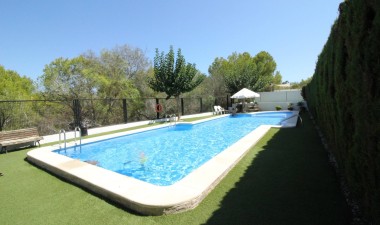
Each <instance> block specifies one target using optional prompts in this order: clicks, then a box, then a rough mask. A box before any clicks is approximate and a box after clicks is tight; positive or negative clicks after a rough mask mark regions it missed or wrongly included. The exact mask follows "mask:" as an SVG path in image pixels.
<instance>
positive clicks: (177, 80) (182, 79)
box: [148, 46, 204, 118]
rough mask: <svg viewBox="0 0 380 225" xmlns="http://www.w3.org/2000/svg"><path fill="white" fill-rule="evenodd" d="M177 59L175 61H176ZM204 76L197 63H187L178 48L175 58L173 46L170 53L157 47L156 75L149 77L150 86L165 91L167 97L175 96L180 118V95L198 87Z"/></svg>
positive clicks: (155, 89)
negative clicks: (196, 65) (197, 67)
mask: <svg viewBox="0 0 380 225" xmlns="http://www.w3.org/2000/svg"><path fill="white" fill-rule="evenodd" d="M174 61H175V63H174ZM203 80H204V76H203V75H201V74H200V73H199V72H198V70H197V69H196V68H195V64H191V63H187V64H186V61H185V58H184V57H183V55H182V54H181V49H178V52H177V59H176V60H175V57H174V51H173V46H170V51H169V53H168V54H166V55H164V52H161V54H159V52H158V49H156V56H155V57H154V76H153V77H152V78H148V84H149V87H150V88H152V89H153V90H154V91H157V92H165V93H166V95H167V96H166V99H169V98H170V97H172V96H174V97H175V98H176V100H177V109H178V118H179V117H180V107H179V105H180V103H179V100H180V99H179V97H180V95H181V94H182V93H186V92H189V91H191V90H193V89H194V88H196V87H197V86H198V85H199V84H200V83H202V81H203Z"/></svg>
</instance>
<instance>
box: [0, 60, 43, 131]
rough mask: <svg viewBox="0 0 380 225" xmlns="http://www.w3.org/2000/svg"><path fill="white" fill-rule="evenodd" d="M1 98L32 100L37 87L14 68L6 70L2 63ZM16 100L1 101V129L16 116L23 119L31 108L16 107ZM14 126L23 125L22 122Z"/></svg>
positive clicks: (0, 76) (3, 99)
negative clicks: (13, 69) (21, 108)
mask: <svg viewBox="0 0 380 225" xmlns="http://www.w3.org/2000/svg"><path fill="white" fill-rule="evenodd" d="M0 84H1V85H2V87H1V88H0V100H1V101H7V100H9V101H11V100H30V99H33V98H34V97H35V95H34V94H35V90H36V87H35V85H34V84H33V82H32V80H30V79H29V78H27V77H21V76H20V75H19V74H18V73H16V72H14V71H12V70H6V69H5V68H4V67H3V66H1V65H0ZM15 107H17V106H16V104H15V103H14V102H0V131H2V130H3V129H4V128H5V127H6V126H7V124H8V123H10V122H11V121H12V120H13V119H14V118H18V119H17V120H16V121H21V118H24V117H25V116H26V115H27V113H28V111H30V110H31V109H29V108H27V107H24V108H23V110H20V109H16V108H15ZM12 126H13V127H15V128H18V127H21V126H22V125H21V124H17V123H16V124H12Z"/></svg>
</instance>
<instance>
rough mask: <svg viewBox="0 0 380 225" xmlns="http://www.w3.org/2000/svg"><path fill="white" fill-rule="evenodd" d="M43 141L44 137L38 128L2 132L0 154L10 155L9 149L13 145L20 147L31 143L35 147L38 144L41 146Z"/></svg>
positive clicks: (0, 134)
mask: <svg viewBox="0 0 380 225" xmlns="http://www.w3.org/2000/svg"><path fill="white" fill-rule="evenodd" d="M42 139H43V137H41V136H40V135H39V133H38V130H37V128H26V129H20V130H11V131H2V132H0V147H1V149H0V152H3V151H5V152H6V153H8V150H7V147H8V146H11V145H18V144H23V143H29V142H33V145H34V146H35V145H36V143H38V145H40V140H42Z"/></svg>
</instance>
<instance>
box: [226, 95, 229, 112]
mask: <svg viewBox="0 0 380 225" xmlns="http://www.w3.org/2000/svg"><path fill="white" fill-rule="evenodd" d="M228 107H229V105H228V95H227V107H226V109H228Z"/></svg>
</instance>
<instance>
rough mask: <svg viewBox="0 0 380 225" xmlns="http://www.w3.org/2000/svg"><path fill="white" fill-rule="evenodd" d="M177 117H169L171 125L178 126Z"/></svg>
mask: <svg viewBox="0 0 380 225" xmlns="http://www.w3.org/2000/svg"><path fill="white" fill-rule="evenodd" d="M176 118H177V116H176V115H175V114H172V115H169V125H170V126H175V125H176V124H177V121H176Z"/></svg>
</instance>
